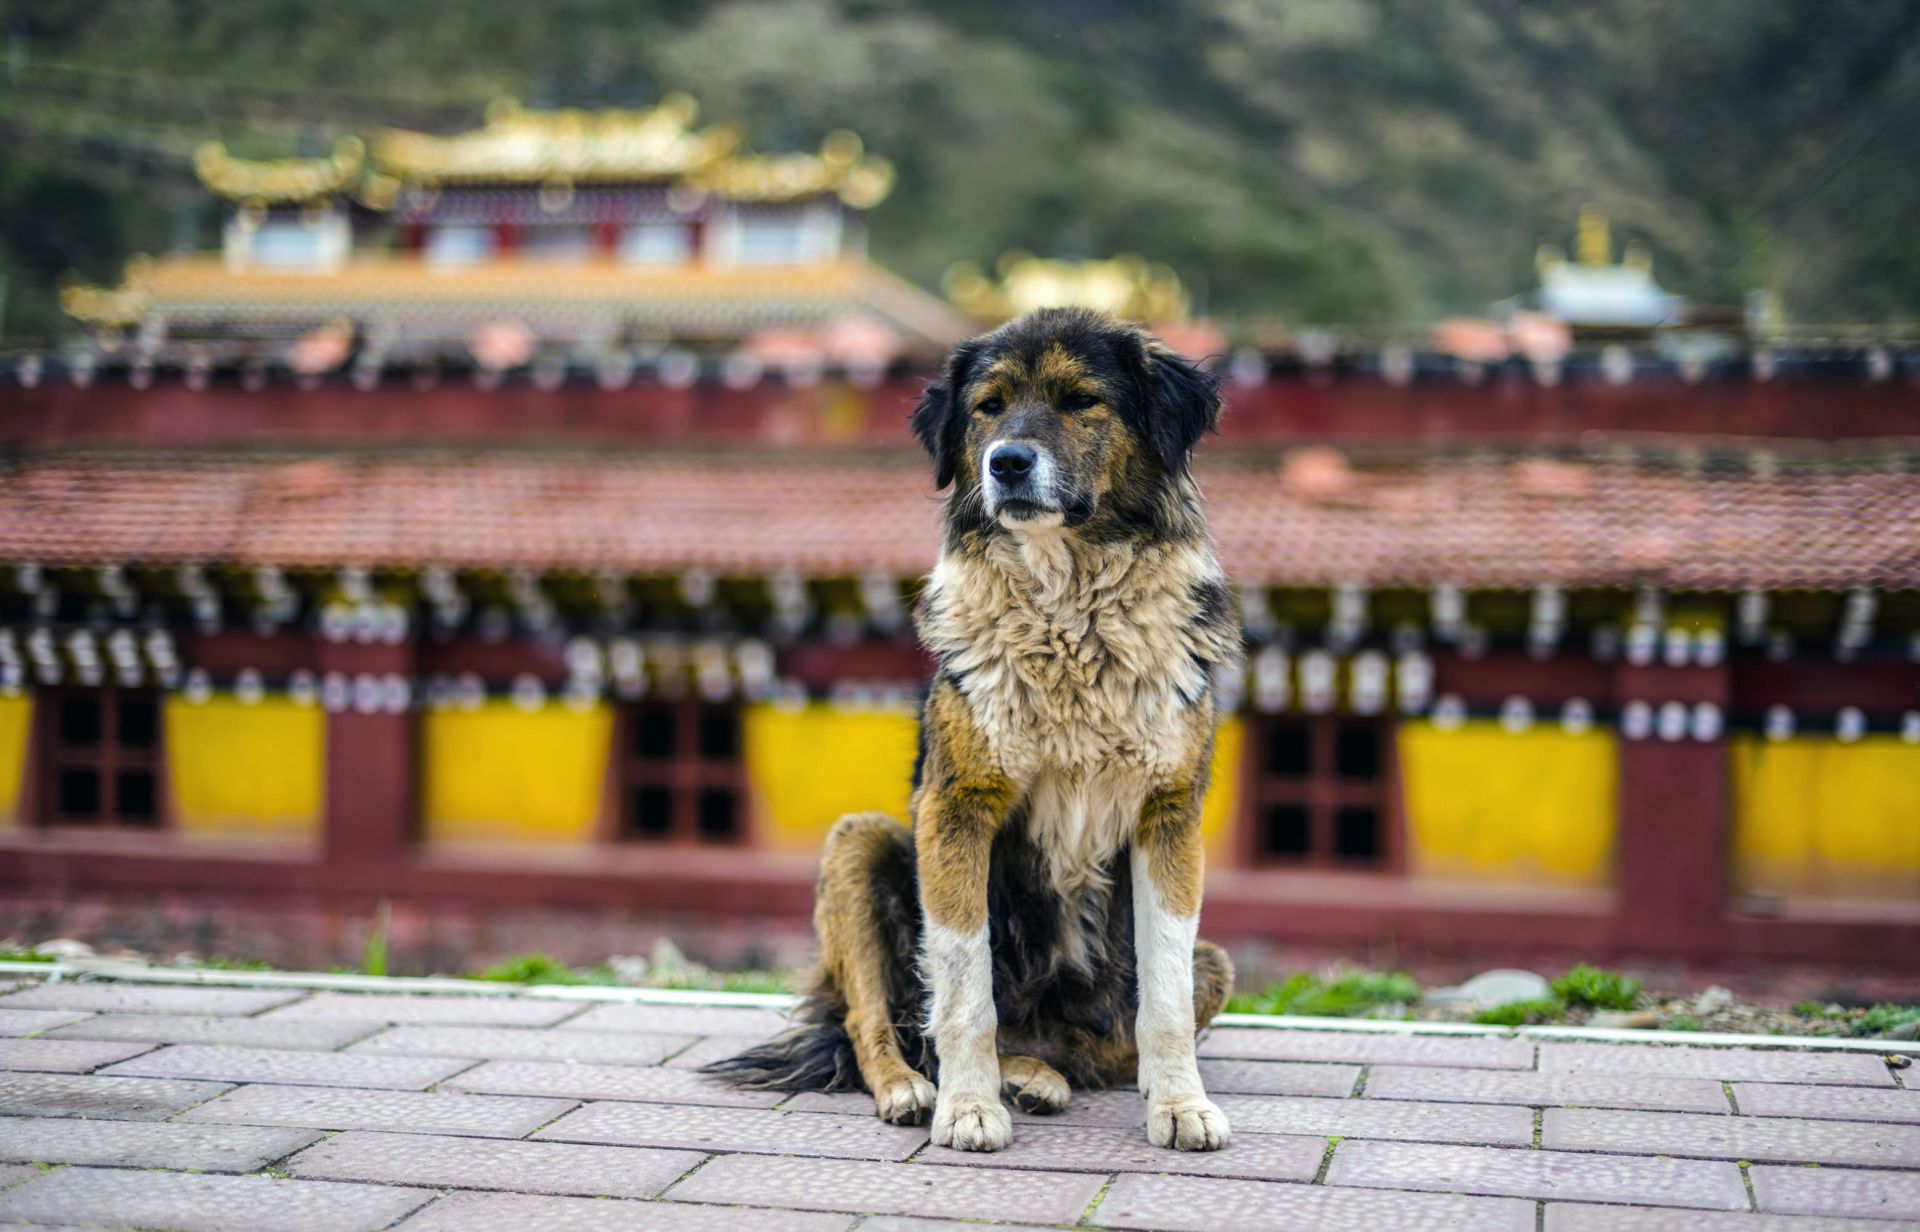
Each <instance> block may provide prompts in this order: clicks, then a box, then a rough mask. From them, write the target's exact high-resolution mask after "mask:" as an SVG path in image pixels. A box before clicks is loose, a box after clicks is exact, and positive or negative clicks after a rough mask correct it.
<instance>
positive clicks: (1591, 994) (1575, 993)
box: [1550, 963, 1640, 1010]
mask: <svg viewBox="0 0 1920 1232" xmlns="http://www.w3.org/2000/svg"><path fill="white" fill-rule="evenodd" d="M1550 987H1551V988H1552V989H1553V995H1554V996H1556V997H1558V998H1560V999H1561V1000H1562V1001H1564V1002H1566V1003H1567V1005H1569V1006H1571V1007H1573V1008H1576V1009H1592V1010H1630V1009H1632V1008H1633V1003H1634V1001H1636V1000H1637V999H1638V998H1639V996H1640V981H1639V980H1636V979H1633V978H1632V977H1631V976H1625V975H1622V974H1620V973H1619V972H1618V971H1604V970H1602V969H1600V968H1599V967H1589V966H1588V965H1587V964H1585V963H1581V964H1580V965H1579V966H1577V967H1575V968H1574V969H1573V970H1571V971H1569V972H1567V973H1566V974H1565V975H1563V976H1561V977H1560V978H1559V979H1557V980H1555V981H1553V983H1552V984H1551V985H1550Z"/></svg>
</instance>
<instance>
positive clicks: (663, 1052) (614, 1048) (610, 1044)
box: [289, 1024, 693, 1065]
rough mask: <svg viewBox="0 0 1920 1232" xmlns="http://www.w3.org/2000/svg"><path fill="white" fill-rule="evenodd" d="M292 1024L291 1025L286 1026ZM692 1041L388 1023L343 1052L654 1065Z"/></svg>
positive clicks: (632, 1033)
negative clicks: (368, 1037) (382, 1029)
mask: <svg viewBox="0 0 1920 1232" xmlns="http://www.w3.org/2000/svg"><path fill="white" fill-rule="evenodd" d="M289 1025H291V1024H289ZM692 1042H693V1037H692V1036H690V1035H646V1034H642V1033H640V1032H637V1031H621V1032H613V1031H539V1030H528V1029H527V1028H525V1027H391V1028H389V1029H387V1030H385V1031H382V1032H381V1033H380V1034H378V1035H375V1036H373V1037H372V1038H370V1039H364V1040H361V1041H360V1042H359V1043H357V1044H355V1045H354V1046H353V1047H352V1048H349V1049H348V1050H347V1051H348V1052H351V1053H382V1054H394V1055H418V1056H434V1057H482V1058H488V1059H495V1058H498V1059H507V1060H522V1061H596V1062H604V1063H608V1064H615V1065H658V1064H659V1063H660V1062H661V1061H662V1060H663V1059H664V1058H666V1057H668V1056H670V1055H672V1054H673V1053H675V1052H678V1051H679V1050H681V1049H682V1048H685V1047H686V1046H687V1045H688V1044H690V1043H692Z"/></svg>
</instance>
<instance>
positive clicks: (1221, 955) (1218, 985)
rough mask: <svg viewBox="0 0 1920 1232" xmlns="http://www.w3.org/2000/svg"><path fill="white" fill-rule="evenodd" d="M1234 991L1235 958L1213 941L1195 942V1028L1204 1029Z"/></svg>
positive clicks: (1196, 1029) (1224, 1005)
mask: <svg viewBox="0 0 1920 1232" xmlns="http://www.w3.org/2000/svg"><path fill="white" fill-rule="evenodd" d="M1232 995H1233V960H1232V959H1230V958H1228V957H1227V952H1226V951H1225V950H1223V949H1221V948H1220V947H1219V946H1217V945H1215V944H1214V943H1213V942H1211V941H1196V942H1194V943H1193V1029H1194V1030H1195V1031H1204V1030H1206V1029H1207V1024H1208V1023H1210V1022H1212V1021H1213V1019H1214V1016H1215V1015H1217V1014H1218V1013H1219V1012H1220V1011H1221V1010H1223V1009H1225V1008H1226V1005H1227V998H1228V997H1231V996H1232Z"/></svg>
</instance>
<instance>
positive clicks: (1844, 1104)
mask: <svg viewBox="0 0 1920 1232" xmlns="http://www.w3.org/2000/svg"><path fill="white" fill-rule="evenodd" d="M1733 1098H1734V1102H1735V1103H1737V1104H1739V1105H1740V1111H1741V1112H1743V1113H1745V1114H1746V1115H1748V1116H1784V1117H1814V1118H1816V1119H1819V1120H1827V1121H1898V1122H1901V1123H1903V1124H1907V1125H1920V1090H1913V1091H1880V1090H1875V1089H1874V1088H1872V1087H1802V1086H1790V1085H1787V1084H1785V1083H1771V1082H1736V1083H1734V1084H1733Z"/></svg>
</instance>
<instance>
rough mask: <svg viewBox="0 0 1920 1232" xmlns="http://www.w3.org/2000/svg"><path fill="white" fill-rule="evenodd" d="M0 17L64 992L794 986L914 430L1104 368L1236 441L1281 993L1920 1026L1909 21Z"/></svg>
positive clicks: (36, 844)
mask: <svg viewBox="0 0 1920 1232" xmlns="http://www.w3.org/2000/svg"><path fill="white" fill-rule="evenodd" d="M0 21H3V22H4V27H3V28H4V32H5V39H6V48H5V57H4V63H0V134H3V135H4V136H3V139H0V450H4V452H0V566H4V567H0V853H3V854H0V936H8V935H11V936H12V937H13V938H14V941H13V944H15V945H16V946H19V947H22V948H31V947H33V946H36V945H38V944H41V943H43V942H45V941H46V940H48V939H49V938H62V939H67V940H70V941H74V942H76V943H80V944H85V945H89V946H92V947H95V948H99V949H105V950H113V949H116V948H117V949H123V950H126V951H129V952H137V953H141V954H145V955H150V956H157V957H161V958H164V957H166V956H169V955H174V954H179V953H182V952H185V953H188V954H190V955H192V956H195V957H199V958H202V959H206V958H214V957H218V958H221V959H223V960H225V961H235V962H267V963H273V964H276V965H285V966H303V967H322V968H324V967H329V966H335V965H346V966H357V967H366V968H368V969H372V968H373V967H374V966H376V965H377V966H378V967H379V968H380V969H382V970H385V969H387V968H388V967H389V966H391V968H392V969H394V970H397V971H398V970H405V971H429V970H434V971H451V972H461V971H475V970H481V969H484V968H488V967H490V966H497V965H500V964H505V965H506V966H507V967H508V968H509V969H510V970H519V971H522V972H523V973H530V974H531V975H533V976H536V977H537V976H540V975H542V974H545V975H549V976H553V977H554V978H562V977H563V976H564V977H565V978H581V976H580V972H581V971H582V970H587V969H591V970H595V971H598V972H601V973H602V974H603V975H606V978H615V979H618V978H628V977H631V978H639V973H642V972H644V971H645V970H646V969H647V968H648V967H649V965H652V966H654V967H656V968H657V967H663V966H665V967H672V966H675V965H676V964H678V965H681V966H687V967H694V966H697V967H700V968H701V969H702V970H704V969H706V968H709V967H710V968H713V969H718V970H737V969H751V970H754V971H760V972H764V973H766V974H765V976H764V979H762V977H759V976H755V977H741V978H742V979H743V980H747V981H748V982H749V983H752V982H754V981H756V980H757V981H760V982H764V983H769V984H771V985H777V984H778V983H779V982H780V981H781V979H782V978H783V977H782V975H781V973H782V972H784V971H786V970H787V969H789V968H791V967H792V966H793V965H794V964H795V963H797V962H799V961H800V960H801V959H802V958H803V957H804V955H805V952H806V948H807V943H808V942H807V937H808V934H807V916H808V912H809V910H810V905H811V895H812V871H813V863H814V859H815V857H816V856H817V853H818V848H819V844H820V841H821V839H822V837H823V836H824V834H825V832H826V830H827V828H828V827H829V826H830V825H831V824H832V822H833V821H834V820H835V819H836V818H837V817H838V816H839V815H840V814H841V813H842V812H844V811H849V810H855V809H873V808H879V809H886V810H890V811H892V812H894V813H896V814H897V815H898V814H901V813H903V812H904V809H905V803H906V791H907V778H908V772H909V768H910V765H911V761H912V751H913V739H914V717H913V716H914V706H915V703H916V698H917V695H918V691H919V690H920V689H921V687H922V686H923V682H924V680H925V676H926V671H927V664H926V661H925V660H924V658H923V656H922V655H921V654H920V652H919V650H918V649H917V647H916V645H915V643H914V640H913V637H912V634H911V631H910V628H909V626H908V613H909V612H910V610H911V606H912V603H913V601H914V598H915V594H916V591H917V587H918V579H919V577H920V575H921V574H922V573H924V571H925V570H926V569H927V567H928V566H929V565H930V564H931V561H932V558H933V554H934V551H935V550H936V547H937V534H936V524H937V517H938V503H937V501H938V498H937V496H936V494H935V493H934V492H933V491H932V486H931V480H930V477H929V476H928V474H927V473H926V469H925V467H924V464H923V461H922V459H921V458H920V456H919V455H918V453H917V452H916V450H915V449H914V448H913V447H912V446H911V443H910V441H909V439H908V437H907V435H906V433H905V429H904V420H905V414H906V411H907V409H908V408H909V407H910V406H911V404H912V402H913V400H914V398H915V397H916V396H917V393H918V390H919V389H920V387H921V386H922V385H923V384H924V383H925V381H926V379H927V378H928V376H929V375H930V374H931V373H933V372H934V371H935V370H936V369H937V366H938V363H939V360H940V357H941V356H942V355H943V354H944V352H945V350H946V348H948V347H949V346H950V345H951V344H952V343H953V342H955V341H957V340H959V339H961V338H963V337H966V336H968V335H969V334H971V333H975V332H978V331H979V330H981V329H985V328H988V327H990V326H992V325H993V324H995V323H997V322H999V321H1001V320H1005V319H1007V318H1008V317H1009V316H1012V315H1015V314H1017V313H1019V312H1022V311H1025V310H1027V309H1029V308H1034V307H1040V306H1044V305H1050V304H1063V303H1077V304H1085V305H1088V306H1093V307H1099V308H1103V309H1107V310H1110V311H1113V312H1116V313H1119V314H1121V315H1123V316H1127V317H1130V318H1134V319H1139V320H1143V321H1145V322H1147V323H1148V324H1150V325H1152V326H1153V327H1154V328H1156V329H1157V330H1159V331H1160V332H1161V333H1162V334H1163V335H1164V336H1165V337H1166V338H1167V339H1168V341H1169V342H1170V343H1171V344H1173V345H1174V346H1176V347H1177V348H1179V349H1181V350H1183V351H1185V352H1186V353H1188V354H1189V355H1192V356H1194V357H1195V358H1198V359H1202V360H1204V361H1205V362H1206V363H1207V364H1209V365H1210V366H1211V367H1212V368H1213V369H1214V370H1215V371H1217V372H1218V373H1219V374H1220V375H1221V377H1222V379H1223V381H1224V382H1225V388H1226V392H1227V401H1228V405H1229V413H1228V419H1227V423H1226V426H1225V427H1224V429H1223V430H1222V432H1221V434H1220V436H1219V437H1218V439H1216V440H1213V441H1211V442H1209V443H1208V444H1207V445H1206V446H1205V447H1204V448H1203V460H1202V463H1201V466H1200V475H1201V482H1202V487H1203V489H1204V491H1205V494H1206V496H1207V498H1208V500H1209V505H1210V510H1211V514H1212V517H1213V521H1214V526H1215V530H1216V533H1217V536H1218V538H1219V541H1220V548H1221V552H1222V556H1223V559H1224V560H1225V563H1226V565H1227V568H1228V570H1229V572H1230V573H1231V574H1232V575H1233V577H1234V579H1235V581H1236V582H1237V583H1238V585H1239V595H1240V602H1241V607H1242V614H1243V617H1244V619H1245V622H1246V626H1247V631H1248V639H1249V650H1250V657H1249V662H1248V668H1247V671H1246V673H1245V674H1244V675H1242V676H1239V677H1235V678H1231V679H1222V680H1220V681H1218V682H1217V684H1218V688H1219V691H1220V693H1221V695H1222V697H1223V699H1224V700H1225V701H1226V702H1227V704H1228V707H1229V718H1228V719H1227V721H1226V723H1225V725H1224V727H1223V729H1222V732H1221V736H1220V740H1219V744H1218V751H1217V756H1216V765H1215V788H1214V792H1213V795H1212V797H1211V800H1210V803H1209V806H1208V812H1207V820H1206V828H1207V836H1208V844H1209V857H1210V885H1209V893H1208V900H1207V917H1208V918H1207V921H1206V924H1205V928H1206V931H1207V932H1208V933H1209V935H1214V936H1218V937H1220V938H1221V939H1223V940H1226V941H1229V942H1230V943H1232V945H1233V946H1234V948H1235V952H1236V953H1237V954H1238V955H1239V956H1240V958H1241V961H1242V964H1243V967H1244V968H1246V970H1247V971H1249V972H1250V973H1252V976H1253V981H1254V982H1255V983H1258V982H1259V981H1260V979H1262V978H1263V977H1264V976H1266V975H1267V974H1280V973H1284V972H1286V971H1288V970H1292V969H1294V968H1296V967H1301V966H1311V967H1323V966H1325V965H1327V964H1331V963H1339V962H1351V963H1355V964H1360V965H1362V966H1365V967H1369V968H1372V967H1378V968H1388V969H1401V968H1408V969H1412V970H1414V971H1416V972H1419V973H1421V974H1423V976H1425V975H1430V976H1431V977H1432V978H1433V979H1442V978H1453V977H1454V976H1456V975H1458V974H1462V973H1464V972H1466V971H1468V970H1471V969H1473V968H1476V967H1478V966H1484V965H1487V964H1489V963H1493V962H1503V961H1511V962H1535V963H1546V964H1551V963H1558V962H1562V961H1572V960H1576V959H1580V960H1585V959H1593V960H1602V961H1608V962H1614V963H1623V964H1628V965H1634V966H1637V967H1638V968H1640V969H1643V970H1646V971H1649V972H1652V973H1654V974H1655V975H1656V976H1657V978H1660V979H1664V980H1666V981H1668V983H1670V984H1672V985H1673V986H1676V987H1684V986H1688V985H1690V984H1698V983H1701V982H1705V981H1708V980H1710V979H1713V978H1721V976H1722V974H1723V973H1733V974H1731V975H1727V976H1726V977H1725V978H1729V979H1733V978H1737V979H1739V980H1741V981H1744V982H1745V984H1746V986H1748V987H1750V988H1756V989H1761V990H1764V991H1771V992H1775V993H1778V994H1779V995H1780V996H1783V997H1787V996H1794V995H1799V994H1800V993H1801V992H1803V991H1810V992H1813V993H1819V994H1821V995H1825V993H1826V991H1827V990H1831V989H1841V988H1844V989H1848V990H1855V991H1858V990H1866V991H1865V992H1864V993H1862V994H1861V995H1862V996H1863V997H1865V999H1867V1000H1872V999H1874V998H1876V997H1879V996H1882V995H1885V996H1906V997H1908V998H1909V999H1911V998H1912V997H1913V995H1914V994H1915V990H1916V986H1920V447H1916V445H1915V443H1914V442H1915V438H1916V436H1920V336H1917V335H1916V330H1915V328H1914V325H1913V322H1914V321H1915V320H1916V319H1917V318H1920V216H1916V215H1915V213H1914V212H1913V210H1912V209H1911V202H1912V201H1913V200H1915V199H1916V196H1920V125H1917V124H1916V123H1915V122H1914V121H1915V117H1916V114H1920V108H1916V103H1920V37H1915V36H1916V35H1920V10H1916V9H1915V8H1914V7H1913V6H1911V5H1908V4H1903V3H1898V2H1893V0H1844V2H1840V3H1833V2H1829V3H1821V4H1815V3H1811V2H1806V3H1801V2H1798V0H1782V2H1780V3H1773V4H1768V5H1763V6H1755V5H1752V4H1746V3H1738V2H1735V0H1699V2H1696V3H1693V4H1689V5H1684V6H1681V5H1671V4H1661V3H1655V2H1653V0H1596V2H1594V3H1588V4H1578V5H1574V4H1562V5H1524V6H1523V5H1519V4H1514V3H1507V2H1503V0H1426V2H1423V3H1402V2H1398V0H1299V2H1295V3H1287V4H1280V3H1265V2H1261V0H1213V2H1211V3H1203V4H1192V5H1183V6H1179V7H1178V8H1177V9H1168V8H1166V7H1165V6H1158V5H1146V4H1091V3H1065V4H1049V5H1043V6H1033V5H1014V4H998V3H958V4H955V3H948V4H940V5H930V4H929V5H922V4H913V3H878V2H870V0H840V2H838V3H831V2H828V0H798V2H793V3H771V2H767V3H749V2H740V3H711V4H664V3H663V4H650V3H644V2H635V0H562V2H555V3H549V4H546V5H541V6H517V7H515V6H494V5H488V6H475V5H466V4H453V3H440V2H436V0H422V2H419V3H414V4H410V5H405V6H393V5H387V4H373V3H364V2H359V0H352V2H349V0H330V2H329V3H324V4H322V3H317V2H306V0H275V2H272V3H252V4H246V5H236V4H221V3H210V2H203V3H190V2H187V0H176V2H163V0H117V2H112V0H66V2H51V0H49V2H46V3H32V2H22V0H14V2H13V3H11V4H6V5H0ZM619 956H627V957H625V958H620V957H619ZM689 956H691V957H689ZM376 959H377V961H376ZM536 959H537V961H536ZM612 959H618V960H619V961H618V962H613V963H612V965H609V962H610V960H612ZM619 962H624V963H626V964H627V965H626V966H625V967H624V968H622V967H620V966H619ZM514 963H519V964H520V966H519V967H514V966H513V964H514ZM529 964H531V965H529ZM542 964H544V965H542ZM609 972H611V973H612V974H610V975H609V974H607V973H609ZM623 972H624V974H623ZM556 973H558V974H556ZM715 978H719V977H715ZM1629 1000H1631V998H1629Z"/></svg>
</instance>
